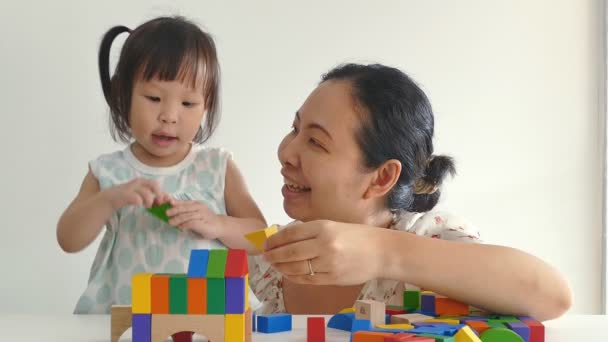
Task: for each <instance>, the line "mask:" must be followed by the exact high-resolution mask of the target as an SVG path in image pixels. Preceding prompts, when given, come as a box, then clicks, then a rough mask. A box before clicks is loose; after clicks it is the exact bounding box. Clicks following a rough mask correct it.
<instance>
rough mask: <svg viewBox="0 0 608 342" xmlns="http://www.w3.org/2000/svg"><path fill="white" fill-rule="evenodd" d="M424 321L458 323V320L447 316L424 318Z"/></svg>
mask: <svg viewBox="0 0 608 342" xmlns="http://www.w3.org/2000/svg"><path fill="white" fill-rule="evenodd" d="M424 321H425V322H429V323H445V324H460V321H459V320H457V319H448V318H431V319H425V320H424Z"/></svg>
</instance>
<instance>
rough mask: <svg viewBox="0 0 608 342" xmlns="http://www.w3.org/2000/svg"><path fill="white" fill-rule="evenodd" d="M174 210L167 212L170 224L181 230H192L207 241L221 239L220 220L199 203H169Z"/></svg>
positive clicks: (171, 201) (174, 201)
mask: <svg viewBox="0 0 608 342" xmlns="http://www.w3.org/2000/svg"><path fill="white" fill-rule="evenodd" d="M169 203H170V204H171V206H172V208H171V209H169V210H167V216H169V224H170V225H172V226H175V227H178V228H181V229H188V230H192V231H194V232H196V233H198V234H200V235H201V236H203V237H204V238H205V239H209V240H215V239H218V238H219V237H220V233H221V229H220V227H219V225H220V218H219V216H218V215H216V214H215V213H214V212H212V211H211V210H209V208H207V206H206V205H205V204H203V203H202V202H199V201H178V200H175V199H171V200H170V201H169Z"/></svg>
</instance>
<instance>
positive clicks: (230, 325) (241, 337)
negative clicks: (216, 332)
mask: <svg viewBox="0 0 608 342" xmlns="http://www.w3.org/2000/svg"><path fill="white" fill-rule="evenodd" d="M225 323H226V329H225V330H224V331H225V332H224V334H225V341H229V342H245V314H240V315H235V314H226V320H225Z"/></svg>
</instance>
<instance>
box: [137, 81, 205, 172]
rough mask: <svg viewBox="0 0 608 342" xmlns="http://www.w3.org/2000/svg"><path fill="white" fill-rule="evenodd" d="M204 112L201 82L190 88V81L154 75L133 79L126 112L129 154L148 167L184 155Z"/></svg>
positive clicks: (170, 162)
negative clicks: (130, 147) (132, 154)
mask: <svg viewBox="0 0 608 342" xmlns="http://www.w3.org/2000/svg"><path fill="white" fill-rule="evenodd" d="M197 83H200V82H197ZM204 114H205V103H204V97H203V89H202V85H198V84H197V86H196V87H194V88H193V87H192V86H191V83H190V82H186V81H184V82H181V81H178V80H174V81H160V80H158V79H154V78H153V79H151V80H150V81H144V80H141V79H140V80H138V81H136V82H135V84H134V85H133V95H132V98H131V111H130V114H129V126H130V128H131V134H132V135H133V137H134V138H135V143H134V146H133V153H134V154H135V155H136V156H137V157H138V158H139V159H141V161H142V162H144V163H146V164H149V165H151V166H171V165H175V164H177V163H178V162H180V161H181V160H182V159H183V158H184V157H185V156H186V154H188V151H189V150H190V145H191V143H192V140H193V139H194V137H195V136H196V133H197V132H198V129H199V127H200V125H201V121H202V119H203V117H204Z"/></svg>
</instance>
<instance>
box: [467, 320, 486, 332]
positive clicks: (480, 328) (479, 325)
mask: <svg viewBox="0 0 608 342" xmlns="http://www.w3.org/2000/svg"><path fill="white" fill-rule="evenodd" d="M465 323H466V324H467V325H468V326H470V327H471V329H473V330H475V331H477V333H478V334H479V335H481V333H482V332H484V331H486V330H488V329H490V326H489V325H488V323H486V322H482V321H465Z"/></svg>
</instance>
